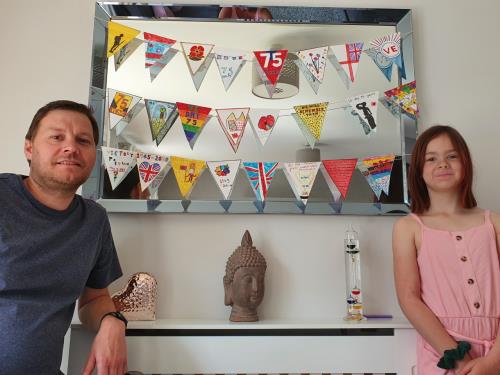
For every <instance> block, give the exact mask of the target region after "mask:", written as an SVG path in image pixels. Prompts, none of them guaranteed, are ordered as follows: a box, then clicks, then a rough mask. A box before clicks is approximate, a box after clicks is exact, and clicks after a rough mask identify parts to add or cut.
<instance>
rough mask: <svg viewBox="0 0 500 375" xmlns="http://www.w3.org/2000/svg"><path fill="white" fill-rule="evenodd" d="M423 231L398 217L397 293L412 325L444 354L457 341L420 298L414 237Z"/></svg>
mask: <svg viewBox="0 0 500 375" xmlns="http://www.w3.org/2000/svg"><path fill="white" fill-rule="evenodd" d="M420 231H421V229H420V225H419V224H418V223H417V222H416V221H415V220H413V219H412V218H411V217H409V216H406V217H404V218H401V219H399V220H398V221H397V222H396V223H395V224H394V228H393V233H392V249H393V257H394V279H395V283H396V293H397V296H398V300H399V305H400V306H401V309H402V310H403V312H404V314H405V315H406V317H407V318H408V320H409V321H410V322H411V324H412V325H413V327H415V329H416V330H417V331H418V333H419V334H420V335H421V336H422V337H423V338H424V340H425V341H427V342H428V343H429V344H430V345H431V346H432V347H433V348H434V349H435V350H436V351H437V352H438V353H439V354H440V355H443V353H444V351H445V350H448V349H455V348H456V347H457V343H456V341H455V340H454V339H453V338H452V337H451V336H450V335H449V334H448V332H447V331H446V329H445V328H444V327H443V325H442V324H441V322H440V321H439V319H438V318H437V317H436V315H434V313H433V312H432V311H431V310H430V309H429V308H428V307H427V305H426V304H425V303H424V302H423V301H422V299H421V294H420V274H419V270H418V264H417V248H416V245H415V237H416V235H417V233H420ZM468 361H470V357H469V356H468V355H466V357H465V358H464V359H463V360H461V361H457V366H456V369H457V370H460V369H462V368H463V366H464V365H465V363H467V362H468Z"/></svg>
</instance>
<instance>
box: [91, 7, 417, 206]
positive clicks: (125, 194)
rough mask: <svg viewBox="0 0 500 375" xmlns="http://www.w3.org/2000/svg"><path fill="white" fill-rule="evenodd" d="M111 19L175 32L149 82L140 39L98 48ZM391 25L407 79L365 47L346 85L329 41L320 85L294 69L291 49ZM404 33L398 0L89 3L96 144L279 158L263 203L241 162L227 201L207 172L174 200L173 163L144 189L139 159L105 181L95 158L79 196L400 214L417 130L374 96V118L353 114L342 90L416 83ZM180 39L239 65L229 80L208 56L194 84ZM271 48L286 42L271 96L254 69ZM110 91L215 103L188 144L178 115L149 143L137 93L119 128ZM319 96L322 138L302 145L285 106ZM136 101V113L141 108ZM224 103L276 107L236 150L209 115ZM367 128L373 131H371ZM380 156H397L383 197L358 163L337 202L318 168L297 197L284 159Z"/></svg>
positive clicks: (194, 155)
mask: <svg viewBox="0 0 500 375" xmlns="http://www.w3.org/2000/svg"><path fill="white" fill-rule="evenodd" d="M220 17H225V18H220ZM241 18H248V19H246V20H245V19H241ZM109 20H112V21H115V22H117V23H119V24H120V25H124V26H127V27H130V28H133V29H136V30H139V31H141V32H146V33H150V34H156V35H160V36H163V37H166V38H170V39H174V40H175V41H177V42H176V43H175V44H173V45H172V47H171V48H172V50H173V51H174V52H176V53H174V54H173V55H172V56H171V58H170V60H169V61H168V63H167V64H166V65H165V67H164V68H163V69H162V70H161V71H159V72H158V74H157V75H156V78H154V79H152V78H151V76H150V71H149V69H146V68H145V51H146V43H140V44H139V45H138V46H137V48H136V50H135V51H134V52H133V53H131V54H130V55H129V56H127V59H126V61H124V62H122V64H121V65H120V66H119V68H118V69H115V63H116V61H115V58H116V56H112V57H110V58H107V57H106V46H107V45H106V43H107V40H106V39H105V36H106V31H107V30H106V28H107V27H108V21H109ZM395 32H400V35H401V50H402V57H403V60H402V63H403V64H404V70H405V73H406V74H405V78H404V77H402V75H401V70H400V69H398V67H397V66H396V65H394V66H393V67H392V76H391V78H390V80H389V79H388V78H386V76H385V75H384V74H383V73H382V71H381V69H380V68H379V67H378V66H377V65H376V64H375V63H374V62H373V60H372V58H371V57H370V56H369V55H368V54H366V53H362V54H361V56H360V60H359V64H357V71H356V79H355V80H354V82H349V84H348V85H346V82H345V77H344V79H342V75H340V74H339V72H338V71H337V70H336V68H335V67H334V65H333V64H332V63H331V62H330V59H331V58H332V52H331V51H332V49H331V48H329V49H328V56H327V58H326V61H325V62H324V64H323V65H324V73H323V79H322V82H321V84H318V82H317V81H316V86H314V84H310V83H309V82H308V80H307V78H306V73H307V72H304V68H301V69H299V67H298V65H300V64H296V63H295V61H296V60H297V59H298V57H297V55H296V54H297V52H298V51H301V50H307V49H311V48H317V47H322V46H334V45H345V43H352V42H357V41H359V42H363V43H364V47H362V49H363V51H364V52H366V50H367V49H368V48H369V43H370V41H372V40H374V39H376V38H380V37H384V36H387V35H391V34H394V33H395ZM138 38H140V39H143V34H142V33H141V34H139V36H138ZM411 38H412V29H411V12H410V11H409V10H404V9H340V8H305V7H301V8H297V7H266V8H258V9H257V8H246V7H226V8H220V7H218V6H160V5H151V6H150V5H139V4H136V5H128V4H107V3H97V4H96V19H95V26H94V47H93V60H92V61H93V70H92V71H93V77H92V81H91V82H92V87H91V98H90V103H91V105H92V107H93V108H94V110H95V113H96V116H97V117H98V121H99V122H100V126H101V133H102V134H103V139H102V140H101V141H102V142H101V144H102V145H103V146H107V147H114V148H118V149H122V150H130V151H141V152H144V153H152V154H158V155H163V156H168V157H170V156H178V157H183V158H189V159H197V160H204V161H212V160H218V161H219V160H236V159H241V160H242V162H271V161H272V162H279V163H280V164H279V166H278V168H277V171H276V173H275V174H274V176H273V178H272V183H271V184H270V185H269V189H268V192H267V196H266V199H265V201H264V202H265V203H264V204H263V203H262V202H259V201H258V200H256V195H255V192H254V191H253V189H252V185H251V184H250V183H249V180H248V177H247V174H246V172H245V170H244V168H243V165H241V166H240V170H239V173H238V174H237V175H236V178H235V180H234V183H233V189H232V193H231V195H230V198H229V199H230V201H225V200H224V196H223V195H222V193H221V191H220V190H219V187H218V186H217V184H216V183H215V180H214V178H213V177H212V175H211V173H210V171H208V170H205V172H203V173H201V174H200V176H199V177H198V179H197V182H196V184H195V185H194V187H193V188H192V191H191V194H190V195H189V196H184V197H183V196H182V195H181V193H180V191H179V187H178V182H177V180H176V177H175V174H174V171H173V169H170V170H169V172H168V173H167V174H166V176H165V178H164V180H163V182H162V183H161V185H160V186H159V188H158V190H157V191H155V192H150V191H148V189H145V190H144V191H142V190H141V185H140V177H139V172H138V169H137V168H133V169H132V171H131V172H130V173H129V174H128V175H127V176H126V177H125V178H124V180H123V181H122V182H121V183H120V184H119V185H118V186H117V187H116V188H115V189H112V187H111V183H110V177H109V176H108V173H107V172H106V170H105V168H104V167H103V166H101V165H98V166H96V168H95V169H94V172H93V175H92V177H91V179H90V180H89V182H88V183H87V184H86V185H85V186H84V195H86V196H88V197H92V198H94V199H98V200H99V202H100V203H101V204H102V205H103V206H105V207H106V208H107V209H108V210H110V211H122V212H152V211H154V212H213V213H224V212H229V213H257V212H263V213H306V214H339V213H340V214H363V215H380V214H403V213H406V212H408V203H409V197H408V193H407V184H406V174H407V168H408V163H409V158H408V156H409V155H410V154H411V150H412V146H413V143H414V141H415V139H416V120H415V119H413V118H410V117H409V116H407V115H404V114H401V113H398V114H393V113H391V111H389V110H388V109H387V108H386V107H384V106H383V105H382V104H381V102H378V105H377V109H376V116H373V117H374V120H375V122H376V123H373V124H372V123H370V124H368V123H366V122H364V121H363V120H361V117H360V116H359V115H356V111H355V110H354V109H353V107H352V106H351V105H350V104H349V101H348V99H349V98H351V97H355V96H359V95H363V94H367V93H371V92H377V96H376V97H378V98H382V97H384V92H385V91H387V90H390V89H393V88H395V87H398V86H400V85H402V84H405V83H408V82H411V81H414V80H415V77H414V72H413V49H412V39H411ZM180 42H183V43H185V44H186V45H188V46H189V45H190V44H189V43H194V44H203V45H214V46H215V47H214V49H213V51H212V54H211V56H210V57H211V58H214V53H217V52H219V51H221V50H222V51H224V52H226V51H228V50H229V51H236V52H240V53H241V54H243V55H244V60H245V62H244V64H243V65H242V67H241V69H240V71H239V72H238V74H237V75H236V77H235V78H234V79H233V80H232V81H231V82H230V85H228V84H227V83H226V82H224V81H223V80H222V79H221V75H220V73H219V69H218V65H217V64H216V62H215V61H212V63H211V65H210V66H209V68H208V69H207V70H206V73H205V76H204V78H203V80H202V81H201V82H198V84H199V89H198V90H197V89H196V87H195V83H194V82H193V79H192V77H191V74H190V71H189V69H188V65H187V64H186V61H187V58H185V56H183V51H182V47H181V43H180ZM269 50H288V56H287V58H286V59H285V62H284V65H285V66H284V68H283V73H282V75H280V78H279V80H278V83H277V85H276V88H275V89H274V93H273V91H271V93H273V95H272V98H269V93H268V92H267V91H266V87H265V85H263V82H262V79H261V74H262V72H261V73H259V69H260V66H259V64H258V63H257V62H256V61H255V58H254V53H253V51H269ZM350 66H351V65H350ZM346 77H347V75H346ZM226 87H227V90H226ZM109 90H117V91H119V92H123V93H130V94H133V95H136V96H138V97H140V98H143V99H148V100H153V101H163V102H170V103H176V102H181V103H188V104H194V105H199V106H203V107H209V108H211V109H212V110H211V112H210V117H209V118H208V119H207V121H206V123H205V126H204V127H203V129H202V131H201V133H200V135H199V136H198V138H197V139H196V141H195V142H194V141H193V142H191V144H190V142H189V141H188V139H186V134H185V132H184V130H183V126H182V124H181V120H180V118H177V119H176V120H175V121H174V122H173V123H172V126H171V128H170V129H169V130H168V132H167V134H166V135H165V137H164V138H163V140H161V142H159V144H157V142H155V141H154V140H152V134H151V129H150V125H149V118H148V111H147V110H146V109H142V108H144V107H145V104H144V102H143V100H141V102H140V104H138V106H137V107H136V108H135V109H131V111H132V112H134V116H133V117H132V118H128V124H126V126H125V125H123V123H121V124H119V125H117V126H115V127H113V125H111V126H110V116H109V106H110V103H112V99H113V98H111V97H108V98H106V95H108V96H109V92H110V91H109ZM316 91H317V92H316ZM112 92H113V93H114V91H112ZM368 101H370V100H368ZM375 101H376V100H375ZM323 102H326V103H329V104H328V108H327V110H326V113H325V117H324V123H323V127H322V130H321V137H320V139H319V140H317V141H316V142H315V144H314V148H312V149H311V147H310V143H309V142H308V141H307V139H306V138H305V137H304V135H303V133H302V131H301V129H300V127H299V126H298V124H297V122H296V120H295V119H294V115H295V112H296V111H295V109H294V107H295V106H299V105H305V104H314V103H323ZM372 102H373V101H372ZM115 104H116V103H115ZM363 106H365V107H363ZM138 108H139V109H142V110H140V111H138ZM224 108H251V109H258V108H266V109H272V110H275V111H277V112H276V113H279V116H278V118H277V119H276V120H275V121H273V125H274V127H273V131H272V133H271V135H270V136H269V138H268V139H267V141H266V142H265V144H264V145H262V142H261V141H259V139H258V138H257V133H256V130H254V126H252V125H256V124H250V123H247V125H246V128H245V131H244V133H243V136H242V138H241V142H240V143H239V146H238V147H237V149H236V152H235V150H234V149H233V147H231V145H230V143H229V142H228V139H227V138H226V135H225V133H224V131H223V129H222V128H221V125H220V124H219V121H218V118H217V114H216V109H224ZM371 108H372V109H373V107H371ZM358 109H360V110H361V111H363V113H365V114H366V113H367V112H370V109H369V108H367V107H366V105H365V104H360V107H358ZM373 112H375V111H373ZM370 113H371V112H370ZM371 114H373V113H371ZM129 115H130V114H129ZM237 116H238V114H237V115H236V117H237ZM264 125H266V124H264ZM374 126H376V127H375V130H376V131H373V129H371V128H373V127H374ZM256 127H257V128H258V126H256ZM117 129H119V131H121V132H120V133H119V131H117ZM118 133H119V134H118ZM388 154H394V155H395V160H394V164H393V167H392V172H391V174H390V183H389V190H388V191H389V194H386V193H384V192H382V193H381V194H380V198H378V197H377V195H376V194H375V193H374V191H373V190H372V188H371V187H370V185H369V184H368V183H367V179H366V178H365V177H364V176H363V174H362V173H361V172H360V170H359V169H358V168H356V169H355V170H354V172H353V174H352V178H351V181H350V184H349V187H348V190H347V194H346V196H345V197H342V198H341V199H340V200H339V201H337V202H334V198H333V196H332V193H331V191H330V188H329V185H328V181H327V180H326V179H325V176H324V174H323V173H321V172H318V174H317V176H316V179H315V181H314V184H313V186H312V189H311V191H310V193H309V199H308V200H307V204H304V203H303V202H301V201H300V200H299V199H297V197H296V195H295V194H294V191H293V189H292V187H291V185H290V183H289V180H288V179H287V176H286V174H285V172H284V168H283V164H282V163H285V162H309V161H323V160H331V159H348V158H357V159H358V160H359V159H362V158H367V157H372V156H381V155H388Z"/></svg>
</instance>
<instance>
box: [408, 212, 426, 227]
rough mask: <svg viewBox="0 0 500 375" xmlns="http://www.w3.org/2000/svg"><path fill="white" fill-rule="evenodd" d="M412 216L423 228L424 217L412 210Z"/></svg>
mask: <svg viewBox="0 0 500 375" xmlns="http://www.w3.org/2000/svg"><path fill="white" fill-rule="evenodd" d="M410 216H411V217H412V218H414V219H415V220H416V221H417V222H418V223H419V224H420V226H421V227H422V228H423V227H425V225H424V223H423V222H422V219H421V218H420V217H419V216H418V215H417V214H414V213H413V212H410Z"/></svg>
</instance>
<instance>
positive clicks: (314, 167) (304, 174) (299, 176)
mask: <svg viewBox="0 0 500 375" xmlns="http://www.w3.org/2000/svg"><path fill="white" fill-rule="evenodd" d="M320 164H321V162H319V161H317V162H307V163H283V166H284V171H285V176H286V178H287V180H288V183H289V184H290V186H291V187H292V190H293V192H294V194H295V197H296V198H297V200H298V201H302V203H304V205H306V204H307V200H308V199H309V194H310V193H311V189H312V187H313V184H314V180H315V179H316V175H317V173H318V169H319V166H320Z"/></svg>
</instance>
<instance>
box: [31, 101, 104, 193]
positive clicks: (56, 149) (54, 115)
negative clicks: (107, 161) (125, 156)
mask: <svg viewBox="0 0 500 375" xmlns="http://www.w3.org/2000/svg"><path fill="white" fill-rule="evenodd" d="M24 154H25V155H26V158H27V159H28V160H31V165H30V178H32V179H33V180H35V181H36V182H37V183H38V184H39V185H41V186H43V187H45V188H47V189H52V190H65V191H73V192H74V191H76V190H77V189H78V187H79V186H80V185H81V184H83V183H84V182H85V181H86V180H87V178H88V177H89V176H90V173H91V171H92V167H93V166H94V163H95V158H96V147H95V143H94V136H93V133H92V124H91V122H90V120H89V119H88V118H87V116H85V115H84V114H82V113H79V112H74V111H68V110H60V109H57V110H54V111H50V112H49V113H48V114H47V115H46V116H45V117H44V118H43V119H42V120H41V121H40V124H39V127H38V130H37V132H36V134H35V137H34V139H33V140H32V141H30V140H25V142H24Z"/></svg>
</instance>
